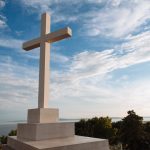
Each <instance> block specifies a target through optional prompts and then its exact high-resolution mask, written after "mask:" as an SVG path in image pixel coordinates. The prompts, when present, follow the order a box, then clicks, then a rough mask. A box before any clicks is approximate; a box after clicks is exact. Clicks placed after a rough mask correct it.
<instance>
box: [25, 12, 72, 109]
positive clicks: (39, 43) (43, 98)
mask: <svg viewBox="0 0 150 150" xmlns="http://www.w3.org/2000/svg"><path fill="white" fill-rule="evenodd" d="M71 35H72V31H71V29H70V28H69V27H67V28H64V29H61V30H58V31H55V32H52V33H50V16H49V15H48V14H47V13H44V14H42V21H41V36H40V37H38V38H35V39H33V40H30V41H27V42H25V43H23V49H24V50H26V51H29V50H32V49H34V48H37V47H40V68H39V95H38V108H48V98H49V78H50V75H49V69H50V66H49V64H50V43H53V42H56V41H59V40H62V39H64V38H68V37H71Z"/></svg>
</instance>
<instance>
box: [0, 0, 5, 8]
mask: <svg viewBox="0 0 150 150" xmlns="http://www.w3.org/2000/svg"><path fill="white" fill-rule="evenodd" d="M3 7H5V1H3V0H0V9H2V8H3Z"/></svg>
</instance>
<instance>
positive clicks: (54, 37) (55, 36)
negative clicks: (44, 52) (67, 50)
mask: <svg viewBox="0 0 150 150" xmlns="http://www.w3.org/2000/svg"><path fill="white" fill-rule="evenodd" d="M71 36H72V30H71V29H70V28H69V27H67V28H64V29H61V30H58V31H55V32H52V33H49V34H47V35H46V37H45V40H46V41H47V42H49V43H53V42H56V41H60V40H62V39H65V38H68V37H71Z"/></svg>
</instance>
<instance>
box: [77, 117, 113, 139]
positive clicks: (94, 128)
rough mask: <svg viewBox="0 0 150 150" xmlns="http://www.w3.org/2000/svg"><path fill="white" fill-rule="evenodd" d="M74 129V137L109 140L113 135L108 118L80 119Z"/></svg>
mask: <svg viewBox="0 0 150 150" xmlns="http://www.w3.org/2000/svg"><path fill="white" fill-rule="evenodd" d="M75 127H76V128H75V129H76V130H75V133H76V135H81V136H89V137H96V138H107V139H111V138H112V137H113V136H114V134H115V131H114V129H113V128H112V124H111V119H110V118H109V117H100V118H97V117H95V118H92V119H88V120H84V119H81V120H80V122H77V123H76V124H75Z"/></svg>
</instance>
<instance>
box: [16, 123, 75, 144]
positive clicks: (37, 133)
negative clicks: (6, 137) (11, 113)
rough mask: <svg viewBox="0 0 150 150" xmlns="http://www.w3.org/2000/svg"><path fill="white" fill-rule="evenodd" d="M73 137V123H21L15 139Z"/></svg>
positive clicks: (34, 139)
mask: <svg viewBox="0 0 150 150" xmlns="http://www.w3.org/2000/svg"><path fill="white" fill-rule="evenodd" d="M73 135H74V123H72V122H55V123H23V124H18V129H17V138H18V139H27V140H33V141H36V140H38V141H39V140H46V139H52V138H64V137H69V136H73Z"/></svg>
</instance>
